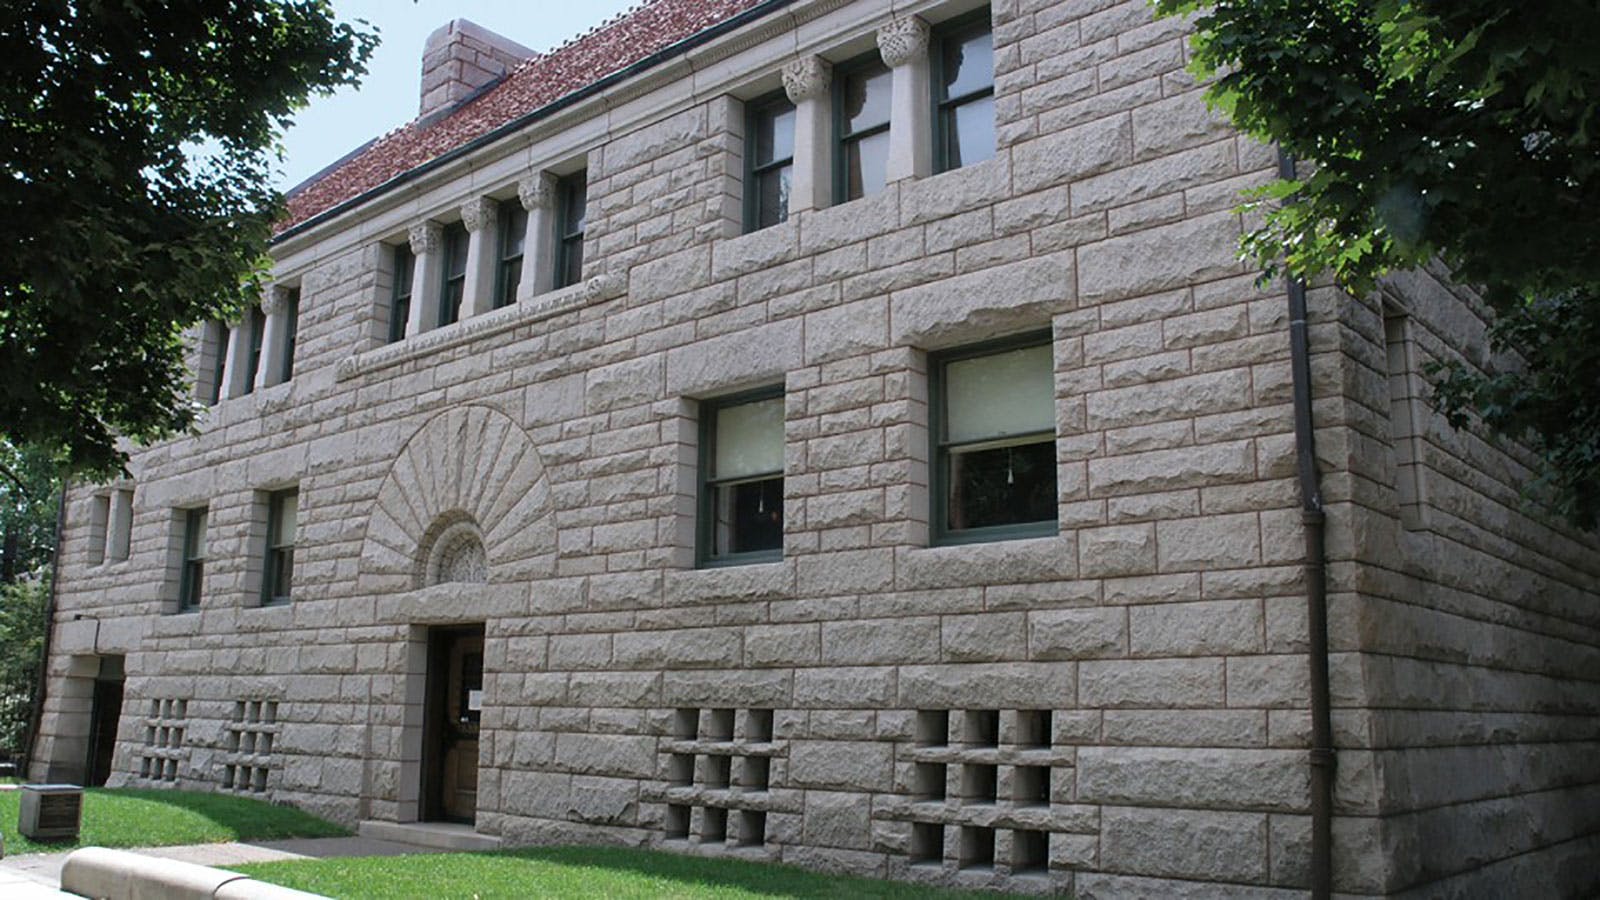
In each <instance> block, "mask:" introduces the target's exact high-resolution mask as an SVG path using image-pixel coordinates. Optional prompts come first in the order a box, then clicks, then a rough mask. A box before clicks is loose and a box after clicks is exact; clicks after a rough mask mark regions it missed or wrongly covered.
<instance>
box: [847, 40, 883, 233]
mask: <svg viewBox="0 0 1600 900" xmlns="http://www.w3.org/2000/svg"><path fill="white" fill-rule="evenodd" d="M893 87H894V73H893V72H891V71H890V70H889V67H888V66H886V65H884V64H883V59H882V58H881V57H880V56H879V55H878V52H877V51H873V52H872V53H869V54H867V55H866V56H861V57H857V58H856V59H854V60H852V61H850V62H848V63H845V64H843V65H841V66H839V67H837V68H835V69H834V72H833V117H834V118H833V135H834V138H833V173H834V175H833V202H834V203H845V202H848V201H850V200H855V199H857V198H859V197H865V196H868V195H870V194H876V193H877V192H879V191H881V190H883V188H884V186H885V185H886V184H887V183H888V178H889V108H890V95H891V93H892V91H893Z"/></svg>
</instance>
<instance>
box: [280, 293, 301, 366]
mask: <svg viewBox="0 0 1600 900" xmlns="http://www.w3.org/2000/svg"><path fill="white" fill-rule="evenodd" d="M299 332H300V289H299V288H294V289H293V290H291V291H289V296H288V297H286V298H284V301H283V360H282V361H283V368H282V371H283V377H282V378H281V379H280V381H288V380H289V379H290V378H293V377H294V347H295V337H296V336H297V335H298V334H299Z"/></svg>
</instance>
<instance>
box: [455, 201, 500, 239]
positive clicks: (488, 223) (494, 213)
mask: <svg viewBox="0 0 1600 900" xmlns="http://www.w3.org/2000/svg"><path fill="white" fill-rule="evenodd" d="M499 214H500V204H498V203H496V202H494V201H493V200H490V199H489V198H488V197H474V198H472V199H471V200H468V201H467V202H465V203H463V204H461V224H463V225H465V226H467V230H468V231H478V230H479V229H483V228H493V227H494V223H495V219H497V218H498V217H499Z"/></svg>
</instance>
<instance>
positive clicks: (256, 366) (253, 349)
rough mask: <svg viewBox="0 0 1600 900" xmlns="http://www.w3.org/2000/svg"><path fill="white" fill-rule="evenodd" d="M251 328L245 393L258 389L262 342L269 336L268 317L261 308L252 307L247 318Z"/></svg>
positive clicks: (245, 373) (245, 375)
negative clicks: (257, 377)
mask: <svg viewBox="0 0 1600 900" xmlns="http://www.w3.org/2000/svg"><path fill="white" fill-rule="evenodd" d="M246 321H247V322H248V323H249V326H250V357H249V359H248V360H247V366H246V368H245V372H244V392H245V393H246V394H248V393H250V392H251V391H253V390H255V389H256V373H257V372H259V371H261V342H262V341H263V340H264V339H265V338H266V336H267V316H266V313H263V312H262V311H261V307H259V306H254V305H252V306H251V307H250V314H249V315H248V316H246Z"/></svg>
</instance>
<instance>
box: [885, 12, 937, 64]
mask: <svg viewBox="0 0 1600 900" xmlns="http://www.w3.org/2000/svg"><path fill="white" fill-rule="evenodd" d="M927 52H928V23H927V22H924V21H922V20H921V19H919V18H917V17H916V16H907V17H906V18H904V19H895V20H894V21H892V22H890V23H889V24H887V25H885V26H883V27H882V28H879V29H878V54H879V55H881V56H882V57H883V64H884V65H886V66H888V67H889V68H891V69H893V68H897V67H899V66H903V65H905V64H906V63H908V62H911V61H912V60H914V59H920V58H921V57H922V56H923V55H925V54H926V53H927Z"/></svg>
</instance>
